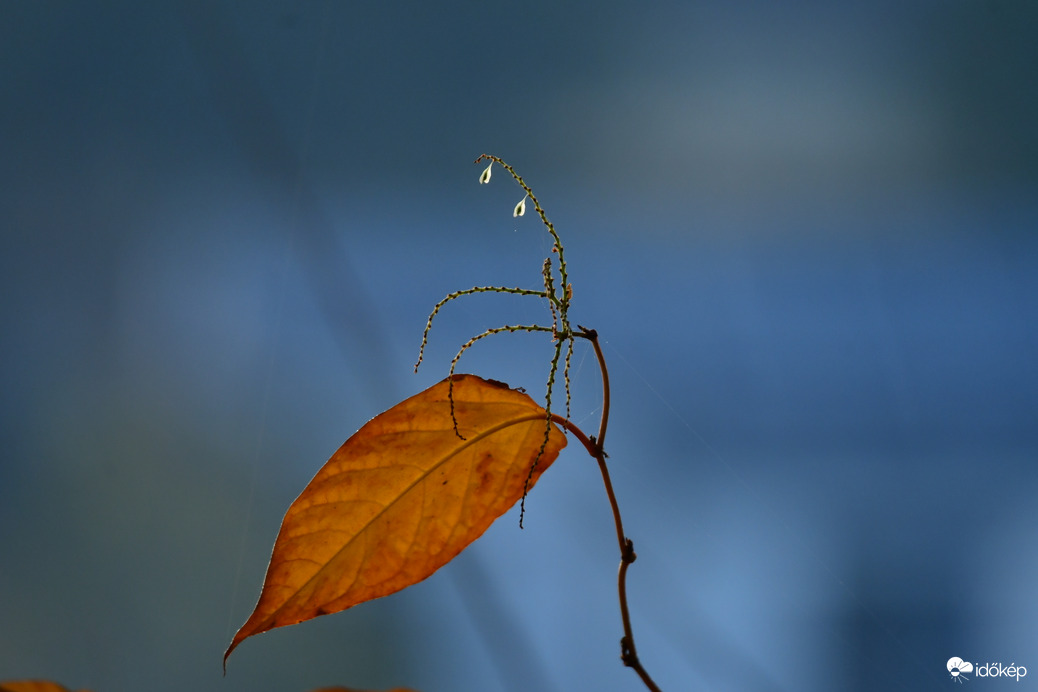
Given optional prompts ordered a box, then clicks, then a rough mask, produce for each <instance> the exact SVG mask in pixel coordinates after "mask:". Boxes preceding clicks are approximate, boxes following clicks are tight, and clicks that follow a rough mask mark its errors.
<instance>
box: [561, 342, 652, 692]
mask: <svg viewBox="0 0 1038 692" xmlns="http://www.w3.org/2000/svg"><path fill="white" fill-rule="evenodd" d="M580 330H581V331H579V332H575V334H574V335H575V336H579V337H582V338H585V339H587V340H588V341H590V342H591V345H592V346H594V348H595V355H596V356H597V357H598V367H599V370H600V371H601V373H602V420H601V422H600V423H599V426H598V437H597V438H596V437H588V436H587V435H585V434H584V431H582V430H581V429H580V428H578V427H577V426H576V425H574V424H573V423H571V422H570V421H569V420H568V419H566V418H563V417H562V416H559V415H557V414H552V416H551V418H552V420H553V421H554V422H555V423H558V424H559V425H561V426H562V427H564V428H566V429H567V430H569V431H570V432H571V433H573V436H574V437H576V438H577V439H578V440H580V442H581V444H583V445H584V448H585V449H587V451H588V454H590V455H591V456H592V457H594V459H595V461H597V462H598V468H599V470H600V471H601V472H602V482H603V483H604V484H605V490H606V495H607V496H608V497H609V506H610V507H611V508H612V510H613V522H614V523H615V524H616V538H617V541H618V543H619V545H620V569H619V571H618V574H617V590H618V592H619V598H620V617H621V619H622V620H623V626H624V636H623V638H622V639H620V659H621V660H622V661H623V663H624V665H625V666H627V667H629V668H633V669H634V671H635V672H636V673H638V677H640V678H641V679H642V682H644V683H645V686H646V687H647V688H648V689H650V690H653V692H660V688H659V687H658V686H657V685H656V683H655V682H654V681H653V679H652V678H651V677H650V676H649V673H648V672H647V671H646V670H645V668H644V667H643V666H642V664H641V661H640V660H639V659H638V651H637V649H636V648H635V646H634V632H633V631H632V629H631V615H630V612H629V611H628V608H627V568H628V567H629V566H630V565H631V563H632V562H634V561H635V559H636V558H637V557H638V556H637V555H636V554H635V552H634V542H633V541H632V540H631V539H630V538H627V536H626V535H624V526H623V520H622V519H621V518H620V505H619V504H618V503H617V501H616V493H615V492H614V491H613V482H612V480H610V478H609V469H608V467H607V466H606V461H605V460H606V456H608V455H607V454H606V453H605V449H604V448H603V446H602V442H603V440H605V434H606V426H607V425H608V424H609V371H608V370H607V369H606V363H605V356H604V355H603V354H602V347H601V346H600V345H599V343H598V333H597V332H596V331H595V330H594V329H585V328H584V327H580Z"/></svg>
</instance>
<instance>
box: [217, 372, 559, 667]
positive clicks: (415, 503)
mask: <svg viewBox="0 0 1038 692" xmlns="http://www.w3.org/2000/svg"><path fill="white" fill-rule="evenodd" d="M453 381H454V388H453V392H454V394H453V395H454V410H455V415H456V418H457V421H458V430H459V431H460V433H461V435H462V436H463V437H464V438H465V439H460V438H459V437H458V435H457V434H455V430H454V423H453V419H452V418H451V407H450V402H449V399H448V384H449V383H448V381H447V380H444V381H443V382H440V383H438V384H436V385H433V386H432V387H430V388H429V389H427V390H425V391H424V392H421V393H420V394H417V395H415V396H413V397H411V398H410V399H407V400H405V401H403V402H401V403H399V404H397V405H396V406H394V407H393V408H391V409H389V410H388V411H386V412H385V413H382V414H380V415H378V416H376V417H375V418H373V419H371V420H370V421H368V423H367V424H365V425H364V426H363V427H362V428H361V429H360V430H358V431H357V432H356V433H355V434H354V435H353V436H352V437H351V438H350V439H348V440H347V441H346V442H345V443H344V444H343V445H342V447H340V448H339V450H338V451H337V452H336V453H335V454H334V455H332V458H331V459H329V460H328V463H327V464H325V466H324V467H323V468H322V469H321V470H320V471H318V473H317V475H316V476H315V477H314V479H313V480H312V481H310V484H309V485H307V486H306V489H304V490H303V492H302V494H301V495H300V496H299V497H298V498H297V499H296V500H295V502H293V503H292V506H291V507H289V509H288V512H287V513H286V514H285V519H284V521H283V522H282V524H281V530H280V532H279V533H278V537H277V540H276V541H275V543H274V551H273V555H272V556H271V558H270V565H269V566H268V568H267V576H266V579H265V580H264V584H263V590H262V592H261V594H260V598H259V603H257V605H256V609H255V611H254V612H253V613H252V615H251V616H250V617H249V619H248V620H247V621H246V623H245V624H244V625H243V626H242V628H241V629H240V630H239V631H238V633H237V634H235V635H234V639H233V640H232V641H231V645H230V646H229V647H228V649H227V653H226V654H224V661H226V660H227V656H229V655H230V653H231V651H233V650H234V648H235V647H237V646H238V644H240V643H241V642H242V641H243V640H244V639H245V638H247V637H250V636H252V635H254V634H259V633H260V632H265V631H267V630H270V629H272V628H275V627H283V626H285V625H293V624H296V623H299V622H303V621H304V620H309V619H311V618H313V617H316V616H318V615H325V614H328V613H336V612H339V611H341V610H345V609H346V608H350V607H352V606H354V605H357V604H358V603H363V602H364V601H368V600H371V599H373V598H378V597H380V596H386V595H388V594H391V593H394V592H396V591H399V590H401V589H403V588H405V587H407V586H410V585H411V584H414V583H416V582H419V581H421V580H423V579H425V578H426V577H428V576H429V575H431V574H432V573H433V572H435V571H436V570H437V569H439V568H440V567H442V566H443V565H445V564H447V563H448V562H449V561H450V560H451V559H453V558H454V557H455V556H456V555H457V554H458V553H460V552H461V551H462V550H463V549H464V548H465V547H466V546H468V545H469V544H470V543H472V541H474V540H476V539H477V538H479V537H480V536H481V535H482V534H483V532H484V531H486V530H487V528H488V527H489V526H490V524H491V523H493V521H494V520H495V519H497V518H498V517H499V516H501V515H502V514H504V512H506V511H507V510H508V509H509V508H510V507H511V506H512V505H514V504H515V503H516V502H517V501H518V500H519V499H520V497H521V496H522V494H523V489H524V487H525V485H526V480H527V476H528V474H529V473H530V468H531V467H532V466H533V464H534V462H535V461H537V469H536V470H535V471H534V473H533V476H532V477H531V478H530V487H533V484H534V483H535V482H536V480H537V478H538V477H539V476H540V474H541V473H542V472H543V471H544V470H545V469H546V468H547V467H548V466H550V465H551V463H552V462H553V461H554V460H555V458H556V457H557V456H558V454H559V451H560V450H562V448H563V447H565V446H566V437H565V435H563V434H562V432H561V431H560V430H559V429H558V428H556V427H555V426H554V425H552V426H551V431H550V437H549V439H548V441H547V444H546V445H544V449H543V452H542V453H541V456H540V459H539V460H538V453H539V452H541V447H542V444H544V442H545V440H544V434H545V422H546V416H547V414H546V412H545V410H544V409H543V408H541V407H540V406H538V405H537V404H536V403H535V402H534V401H533V399H531V398H530V397H529V396H527V395H526V394H524V393H522V392H519V391H516V390H513V389H510V388H509V387H508V386H507V385H505V384H502V383H500V382H494V381H491V380H484V379H481V378H479V377H476V376H474V375H456V376H454V378H453Z"/></svg>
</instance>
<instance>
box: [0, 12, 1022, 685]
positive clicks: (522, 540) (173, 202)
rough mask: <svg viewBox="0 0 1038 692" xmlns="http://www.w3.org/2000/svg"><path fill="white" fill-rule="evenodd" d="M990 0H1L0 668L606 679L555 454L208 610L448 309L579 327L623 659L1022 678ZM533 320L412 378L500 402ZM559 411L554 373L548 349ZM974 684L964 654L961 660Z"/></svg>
mask: <svg viewBox="0 0 1038 692" xmlns="http://www.w3.org/2000/svg"><path fill="white" fill-rule="evenodd" d="M1036 36H1038V5H1035V4H1034V3H1031V2H1023V1H1019V2H1013V1H1003V0H989V1H987V2H981V1H979V0H978V1H969V2H966V1H962V2H940V3H886V2H878V3H861V4H856V3H840V4H833V3H823V2H817V3H796V4H783V5H781V6H779V5H777V4H774V3H769V2H756V3H754V2H737V3H719V2H718V3H685V2H661V3H646V4H642V5H637V4H635V3H621V2H596V3H587V2H583V3H581V2H576V3H554V2H532V3H526V4H497V3H460V2H455V3H450V2H448V3H418V2H403V3H393V2H388V3H345V2H256V3H233V2H226V1H222V2H201V1H195V2H178V3H162V2H157V3H136V2H105V3H61V2H46V1H44V2H32V3H4V4H3V6H2V8H0V68H2V70H0V72H2V75H3V77H2V91H0V98H2V100H3V107H2V108H0V135H2V143H3V144H2V156H0V233H2V237H0V240H2V250H0V296H2V297H0V324H2V327H3V337H2V340H0V354H2V366H0V367H2V370H0V377H2V381H0V435H2V444H0V680H2V679H12V678H26V677H46V678H51V679H56V680H58V681H60V682H62V683H64V684H66V685H69V686H74V687H77V688H78V687H87V688H89V689H91V690H93V691H94V692H128V691H130V690H182V689H192V690H272V691H274V690H276V691H279V692H306V691H307V690H311V689H313V688H315V687H318V686H321V685H333V684H338V685H350V686H354V687H370V688H387V687H391V686H397V685H406V686H411V687H414V688H417V689H420V690H423V692H435V691H446V690H461V689H464V690H487V691H497V690H501V691H503V692H513V691H517V690H546V691H549V692H550V691H554V690H575V689H582V690H583V689H586V690H637V689H641V687H640V685H639V683H638V680H637V678H636V677H635V675H634V674H633V673H632V672H631V671H629V670H626V669H624V668H623V667H622V666H621V664H620V662H619V660H618V656H619V645H618V640H619V637H620V635H621V626H620V619H619V615H618V610H617V603H616V595H615V570H616V565H617V561H618V554H617V550H616V545H615V534H614V530H613V527H612V524H611V519H610V515H609V509H608V505H607V502H606V499H605V495H604V493H603V491H602V488H601V481H600V479H599V477H598V475H597V470H596V468H595V466H594V464H593V462H592V461H591V460H590V459H589V458H587V457H586V455H584V454H583V453H582V452H581V450H580V449H579V448H578V447H577V445H575V444H571V447H570V449H569V450H567V451H565V452H564V453H563V454H562V456H561V457H560V458H559V461H558V462H557V463H556V464H555V466H554V467H553V468H552V470H551V471H550V472H549V473H548V474H547V475H546V476H545V477H544V479H543V480H542V482H541V484H540V485H538V487H537V488H536V489H535V491H534V492H533V494H532V495H531V496H530V499H529V501H528V503H527V511H528V513H527V520H526V529H525V530H523V531H520V530H519V529H518V513H517V510H513V511H512V512H510V513H508V514H506V515H505V516H504V517H503V518H502V519H501V520H499V521H498V522H497V523H496V524H495V525H494V526H493V527H492V528H491V530H490V531H489V532H488V533H487V534H486V535H485V536H484V538H483V539H481V540H480V541H478V542H477V543H476V544H474V545H473V546H472V547H471V548H470V549H469V550H468V551H466V552H465V553H463V554H462V556H461V557H459V558H458V559H457V560H456V561H454V562H453V563H451V564H450V565H449V566H447V567H446V568H444V569H443V570H441V571H440V572H438V573H437V574H435V575H434V576H433V577H432V578H430V579H428V580H427V581H425V582H423V583H421V584H419V585H417V586H415V587H413V588H411V589H408V590H406V591H404V592H401V593H400V594H397V595H394V596H391V597H389V598H385V599H381V600H379V601H375V602H372V603H369V604H364V605H361V606H358V607H356V608H354V609H352V610H349V611H347V612H345V613H341V614H337V615H333V616H329V617H323V618H318V619H317V620H314V621H312V622H309V623H305V624H302V625H298V626H295V627H289V628H284V629H281V630H277V631H274V632H271V633H268V634H265V635H262V636H260V637H255V638H253V639H250V640H247V641H246V642H244V643H243V644H242V646H241V647H240V648H239V649H238V650H237V651H236V652H235V653H234V655H233V656H232V657H231V658H230V660H229V667H228V674H227V676H226V677H222V676H221V668H220V659H221V656H222V654H223V651H224V649H225V647H226V645H227V643H228V642H229V641H230V638H231V636H232V635H233V633H234V631H235V630H236V629H237V628H238V626H240V625H241V623H242V622H244V620H245V618H246V617H247V615H248V614H249V612H250V611H251V609H252V607H253V605H254V604H255V600H256V598H257V596H258V593H259V587H260V585H261V583H262V579H263V574H264V570H265V567H266V562H267V559H268V557H269V554H270V548H271V545H272V543H273V539H274V537H275V535H276V533H277V529H278V526H279V524H280V520H281V518H282V516H283V514H284V512H285V510H286V508H287V507H288V505H289V504H290V503H291V501H292V500H293V499H294V497H295V496H296V495H297V494H298V493H299V492H300V491H301V490H302V488H303V487H304V486H305V484H306V483H307V482H308V481H309V479H310V478H311V477H312V476H313V474H314V473H315V472H316V471H317V469H318V468H319V467H320V466H321V465H322V464H323V463H324V461H325V460H326V459H327V458H328V457H329V456H330V455H331V453H332V452H333V451H334V450H335V449H336V448H337V447H338V446H339V445H340V444H341V443H342V441H343V440H345V439H346V438H347V437H348V436H349V435H350V434H352V433H353V432H354V431H355V430H356V429H357V428H358V427H360V426H361V425H362V424H363V423H364V422H365V421H366V420H367V419H368V418H370V417H371V416H373V415H375V414H377V413H379V412H380V411H382V410H384V409H386V408H389V407H390V406H392V405H393V404H395V403H396V402H397V401H399V400H401V399H403V398H405V397H406V396H409V395H411V394H413V393H415V392H417V391H419V390H421V389H424V388H425V387H427V386H429V385H430V384H432V383H433V382H435V381H438V380H439V379H441V378H443V377H444V376H445V375H446V372H447V368H448V364H449V362H450V358H451V357H452V356H453V354H454V352H455V350H456V349H457V347H458V346H459V345H460V344H461V343H462V342H463V341H464V340H465V339H467V338H468V337H469V336H471V335H473V334H476V333H478V332H480V331H482V330H484V329H486V328H487V327H491V326H496V325H500V324H504V323H517V322H522V323H530V322H538V321H539V322H542V323H543V322H544V321H546V320H548V319H549V317H548V315H547V314H546V313H545V310H544V308H543V305H542V304H541V303H539V302H538V301H536V300H534V299H532V298H521V297H515V296H474V297H469V298H466V299H464V300H459V301H457V302H455V303H452V304H450V305H449V306H448V307H447V308H445V309H444V310H443V312H442V314H441V316H440V317H439V318H438V322H437V324H436V325H435V328H434V329H433V331H432V334H431V340H430V344H429V349H428V351H427V353H426V361H425V363H424V364H423V366H422V369H421V371H420V372H419V374H418V375H414V374H412V365H413V363H414V360H415V357H416V355H417V348H418V344H419V340H420V336H421V330H422V327H423V326H424V324H425V319H426V316H427V315H428V312H429V310H430V309H431V307H432V305H433V304H434V303H435V302H436V301H437V300H439V299H440V298H441V297H443V296H444V295H445V294H446V293H448V292H449V291H452V290H455V289H459V288H466V287H469V286H472V285H478V284H501V285H507V286H513V285H519V286H529V287H537V286H538V285H539V282H540V268H541V262H542V260H543V258H544V257H546V256H547V254H548V250H549V249H550V243H549V239H548V237H547V234H546V233H545V231H544V229H543V228H542V227H541V226H540V225H539V223H538V221H537V218H536V216H535V215H532V214H527V216H526V217H524V218H520V219H513V218H512V216H511V213H510V212H511V210H512V207H513V206H514V205H515V203H516V202H518V200H519V198H520V196H521V193H520V191H519V189H518V188H517V187H516V186H515V185H514V184H513V183H511V182H510V181H509V180H507V179H506V176H505V175H504V173H503V171H501V170H500V169H498V175H496V176H495V177H494V179H493V181H492V183H491V184H490V185H489V186H480V185H477V179H478V176H479V173H480V170H481V168H482V167H481V166H473V165H472V164H471V162H472V160H473V159H474V158H475V157H476V156H477V155H479V154H480V153H482V152H485V151H486V152H492V153H496V154H498V155H500V156H502V157H504V158H505V159H506V160H507V161H509V162H510V163H512V164H513V165H515V166H516V168H517V169H518V170H519V171H520V172H521V173H522V174H523V175H524V176H525V177H526V179H527V181H528V182H529V183H530V184H531V185H532V186H533V188H534V190H535V191H536V193H537V194H538V197H539V198H540V200H541V202H542V203H543V204H544V205H545V207H546V209H547V211H548V214H549V216H550V217H551V219H552V220H553V221H554V222H555V224H556V227H557V228H558V230H559V232H560V233H561V234H562V237H563V240H564V242H565V244H566V251H567V259H568V261H569V264H570V274H571V278H572V281H573V284H574V290H575V298H574V303H573V308H572V310H573V311H572V313H571V315H572V316H573V318H574V320H575V321H576V322H579V323H580V324H583V325H587V326H590V327H594V328H596V329H597V330H598V332H599V334H600V335H601V337H602V339H603V342H604V346H605V352H606V357H607V358H608V361H609V364H610V374H611V377H612V385H613V411H612V418H611V426H610V433H609V440H608V442H609V445H608V450H609V453H610V460H611V464H612V469H613V474H614V476H613V479H614V482H615V484H616V487H617V491H618V494H619V500H620V503H621V507H622V509H623V511H624V515H625V522H626V529H627V532H628V533H629V535H630V536H631V537H632V538H633V539H634V541H635V545H636V547H637V550H638V555H639V558H638V561H637V563H635V564H634V565H633V566H632V568H631V570H630V573H629V581H628V588H629V593H630V599H631V609H632V617H633V621H634V628H635V634H636V636H637V643H638V646H639V650H640V653H641V656H642V660H643V661H644V663H645V665H646V667H647V668H648V670H649V671H650V672H651V673H652V674H653V675H654V676H655V678H656V680H657V682H658V683H659V684H660V685H661V687H662V688H663V689H666V690H671V691H673V690H706V689H725V690H832V689H841V690H877V689H884V690H913V691H915V690H940V689H948V687H949V686H950V685H952V684H954V683H953V682H952V681H951V679H950V678H949V675H948V673H947V671H946V669H945V662H946V661H947V660H948V659H949V658H950V657H952V656H958V657H961V658H963V659H965V660H968V661H972V662H975V663H987V662H992V663H994V662H1001V663H1002V664H1003V665H1009V664H1010V663H1015V664H1017V665H1023V666H1027V667H1028V668H1029V669H1030V670H1031V671H1032V672H1031V674H1030V675H1029V676H1028V677H1027V678H1025V679H1023V680H1022V681H1020V682H1019V683H1017V682H1013V683H1009V682H1008V681H1006V680H1004V679H1002V680H983V679H980V678H974V679H972V680H971V681H970V682H971V684H972V685H979V686H981V687H983V688H984V689H995V688H996V687H999V686H1006V685H1009V684H1012V685H1014V687H1013V689H1021V690H1022V689H1038V682H1036V681H1038V630H1036V627H1035V623H1036V622H1038V591H1036V587H1035V584H1038V552H1036V549H1035V548H1036V545H1038V510H1036V508H1035V497H1036V495H1038V471H1036V460H1038V359H1036V356H1035V354H1036V353H1038V327H1036V326H1035V321H1036V317H1038V233H1036V228H1038V194H1036V191H1038V134H1036V128H1035V123H1036V122H1038V41H1036V39H1035V37H1036ZM550 354H551V344H550V343H549V341H548V340H547V339H546V338H545V337H544V336H543V335H514V336H500V337H495V338H494V339H488V340H486V341H483V342H481V343H480V344H479V345H478V346H477V347H475V348H473V349H472V350H470V351H469V352H468V353H467V354H466V356H465V358H464V360H463V361H462V363H461V367H460V370H462V371H467V372H476V373H479V374H481V375H483V376H486V377H492V378H494V379H498V380H503V381H505V382H508V383H509V384H511V385H512V386H522V387H525V388H526V389H527V390H528V391H529V392H531V393H532V394H534V395H537V396H540V395H541V394H542V393H543V389H544V382H545V379H546V375H547V363H548V359H549V357H550ZM573 385H574V399H573V407H572V411H573V417H574V419H575V420H576V421H577V422H578V423H579V424H581V425H582V426H583V427H585V428H586V429H588V430H589V431H593V430H594V429H595V427H596V425H597V415H598V413H599V405H600V401H599V386H600V385H599V379H598V374H597V371H596V368H595V366H594V359H593V355H592V354H590V353H589V352H588V349H587V346H586V345H584V344H578V349H577V352H576V355H575V358H574V374H573ZM999 688H1000V689H1001V687H999Z"/></svg>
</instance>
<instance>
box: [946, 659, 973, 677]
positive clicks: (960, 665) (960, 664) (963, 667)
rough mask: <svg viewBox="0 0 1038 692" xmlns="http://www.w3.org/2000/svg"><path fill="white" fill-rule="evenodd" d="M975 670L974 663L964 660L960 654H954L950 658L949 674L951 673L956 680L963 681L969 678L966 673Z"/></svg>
mask: <svg viewBox="0 0 1038 692" xmlns="http://www.w3.org/2000/svg"><path fill="white" fill-rule="evenodd" d="M972 672H973V664H972V663H970V662H969V661H963V660H962V659H961V658H959V657H958V656H952V657H951V658H949V659H948V674H949V675H951V679H952V680H954V681H955V682H962V681H963V680H967V681H968V680H969V678H967V677H966V676H965V673H972Z"/></svg>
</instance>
